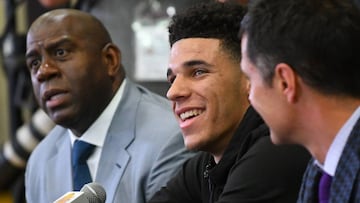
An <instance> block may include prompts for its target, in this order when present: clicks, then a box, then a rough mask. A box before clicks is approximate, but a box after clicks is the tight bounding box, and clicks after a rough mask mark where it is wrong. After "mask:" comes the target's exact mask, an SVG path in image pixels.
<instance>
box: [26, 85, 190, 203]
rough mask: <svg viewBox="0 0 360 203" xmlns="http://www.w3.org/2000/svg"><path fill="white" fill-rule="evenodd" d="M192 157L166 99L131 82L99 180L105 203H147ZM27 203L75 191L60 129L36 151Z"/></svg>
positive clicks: (28, 175) (28, 172) (66, 144)
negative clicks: (104, 193)
mask: <svg viewBox="0 0 360 203" xmlns="http://www.w3.org/2000/svg"><path fill="white" fill-rule="evenodd" d="M192 155H193V153H190V152H189V151H187V150H185V148H184V144H183V138H182V136H181V134H180V131H179V128H178V124H177V123H176V121H175V118H174V115H173V114H172V112H171V107H170V105H169V103H168V102H167V101H166V99H164V98H162V97H160V96H157V95H155V94H153V93H151V92H149V91H148V90H146V89H144V88H142V87H140V86H138V85H135V84H133V83H131V82H130V81H128V82H127V85H126V87H125V91H124V95H123V98H122V100H121V101H120V104H119V106H118V109H117V110H116V113H115V116H114V118H113V120H112V122H111V125H110V128H109V132H108V134H107V136H106V139H105V143H104V147H103V151H102V154H101V157H100V162H99V168H98V170H97V175H96V179H95V181H96V182H98V183H100V184H101V185H102V186H103V187H104V188H105V191H106V195H107V199H106V202H107V203H110V202H116V203H132V202H134V203H142V202H146V201H147V200H148V199H149V198H151V196H152V195H153V194H154V193H155V192H156V191H157V190H159V189H160V188H161V187H162V186H164V185H165V184H166V182H167V181H168V180H169V179H170V178H171V177H172V176H173V175H174V174H175V173H176V172H177V171H178V169H179V168H180V166H181V165H182V163H183V162H184V161H185V160H187V159H188V158H189V157H190V156H192ZM25 174H26V177H25V178H26V179H25V186H26V198H27V201H28V203H49V202H53V201H54V200H56V199H57V198H59V197H60V196H62V195H63V194H65V193H66V192H69V191H72V179H71V176H72V175H71V144H70V138H69V136H68V131H67V130H66V129H64V128H62V127H60V126H56V127H55V128H54V129H53V130H52V132H50V134H49V135H48V136H47V137H46V138H45V139H44V140H43V141H42V142H41V143H40V144H39V145H38V146H37V147H36V149H35V150H34V151H33V152H32V154H31V157H30V159H29V162H28V165H27V168H26V173H25Z"/></svg>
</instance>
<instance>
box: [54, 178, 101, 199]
mask: <svg viewBox="0 0 360 203" xmlns="http://www.w3.org/2000/svg"><path fill="white" fill-rule="evenodd" d="M105 200H106V192H105V189H104V188H103V187H102V186H101V185H100V184H98V183H95V182H92V183H88V184H85V185H84V186H83V187H82V188H81V190H80V191H72V192H67V193H66V194H64V195H63V196H61V197H60V198H59V199H57V200H55V202H53V203H105Z"/></svg>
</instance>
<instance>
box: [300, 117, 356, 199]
mask: <svg viewBox="0 0 360 203" xmlns="http://www.w3.org/2000/svg"><path fill="white" fill-rule="evenodd" d="M359 172H360V119H359V120H358V121H357V123H356V124H355V127H354V128H353V130H352V132H351V134H350V137H349V139H348V141H347V143H346V145H345V148H344V151H343V153H342V155H341V157H340V160H339V164H338V166H337V168H336V172H335V176H334V177H333V180H332V184H331V188H330V199H329V203H356V202H360V174H359ZM319 179H320V169H319V168H318V167H317V166H316V165H315V164H314V160H311V161H310V163H309V165H308V168H307V169H306V172H305V174H304V178H303V183H302V186H301V190H300V194H299V199H298V201H297V202H298V203H315V202H318V199H317V196H318V192H317V190H318V182H319Z"/></svg>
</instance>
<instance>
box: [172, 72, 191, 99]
mask: <svg viewBox="0 0 360 203" xmlns="http://www.w3.org/2000/svg"><path fill="white" fill-rule="evenodd" d="M189 86H190V83H189V82H187V81H186V80H185V79H183V78H182V77H181V76H177V77H176V78H175V80H174V81H173V83H172V84H171V86H170V88H169V90H168V91H167V93H166V97H167V98H168V99H169V100H171V101H179V100H181V99H185V98H187V97H189V96H190V94H191V91H190V88H189Z"/></svg>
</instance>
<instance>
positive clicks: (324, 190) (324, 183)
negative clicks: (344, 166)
mask: <svg viewBox="0 0 360 203" xmlns="http://www.w3.org/2000/svg"><path fill="white" fill-rule="evenodd" d="M331 180H332V177H331V176H330V175H329V174H327V173H325V172H323V174H322V176H321V178H320V182H319V203H328V202H329V197H330V186H331Z"/></svg>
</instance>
